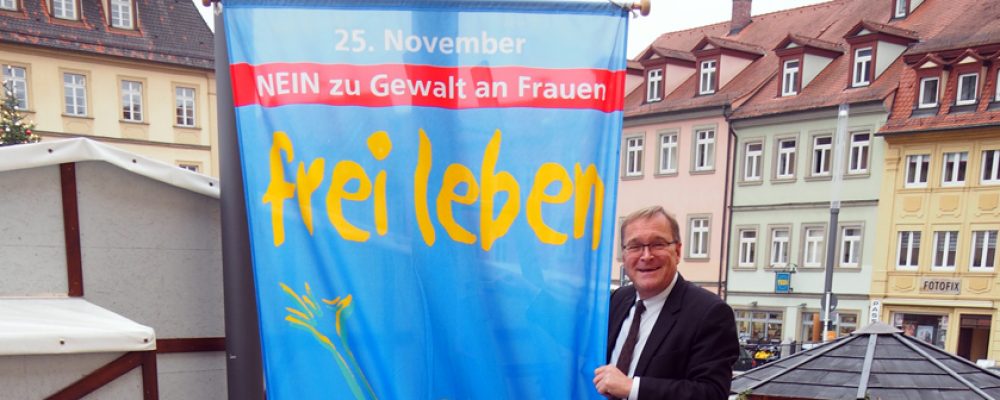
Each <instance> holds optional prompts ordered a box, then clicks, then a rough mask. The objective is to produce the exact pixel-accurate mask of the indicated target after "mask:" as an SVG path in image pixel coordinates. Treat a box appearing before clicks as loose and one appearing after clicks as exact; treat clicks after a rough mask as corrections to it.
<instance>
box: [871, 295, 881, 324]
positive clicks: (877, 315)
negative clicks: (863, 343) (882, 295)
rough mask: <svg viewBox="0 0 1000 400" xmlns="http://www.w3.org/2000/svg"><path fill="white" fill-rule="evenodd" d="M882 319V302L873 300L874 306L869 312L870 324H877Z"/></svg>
mask: <svg viewBox="0 0 1000 400" xmlns="http://www.w3.org/2000/svg"><path fill="white" fill-rule="evenodd" d="M880 319H882V300H879V299H875V300H872V306H871V308H870V309H869V311H868V322H877V321H879V320H880Z"/></svg>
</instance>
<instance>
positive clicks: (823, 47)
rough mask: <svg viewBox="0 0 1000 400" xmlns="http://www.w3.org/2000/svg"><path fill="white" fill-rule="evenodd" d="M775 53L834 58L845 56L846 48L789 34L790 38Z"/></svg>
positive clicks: (780, 43) (786, 38)
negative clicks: (807, 54)
mask: <svg viewBox="0 0 1000 400" xmlns="http://www.w3.org/2000/svg"><path fill="white" fill-rule="evenodd" d="M774 51H775V52H776V53H777V54H778V56H784V55H786V54H791V53H798V52H804V53H809V54H814V55H818V56H823V57H827V58H834V57H837V56H840V55H841V54H844V48H843V47H842V46H841V45H840V44H837V43H833V42H828V41H825V40H821V39H816V38H811V37H806V36H802V35H796V34H794V33H789V34H788V36H785V38H784V39H782V40H781V42H779V43H778V45H777V46H775V47H774Z"/></svg>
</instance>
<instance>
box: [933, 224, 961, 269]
mask: <svg viewBox="0 0 1000 400" xmlns="http://www.w3.org/2000/svg"><path fill="white" fill-rule="evenodd" d="M957 247H958V232H957V231H938V232H934V264H933V267H934V269H955V253H956V248H957Z"/></svg>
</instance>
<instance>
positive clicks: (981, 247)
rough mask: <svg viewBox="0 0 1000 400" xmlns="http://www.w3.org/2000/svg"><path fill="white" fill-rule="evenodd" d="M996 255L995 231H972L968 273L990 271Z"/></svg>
mask: <svg viewBox="0 0 1000 400" xmlns="http://www.w3.org/2000/svg"><path fill="white" fill-rule="evenodd" d="M996 255H997V231H972V253H971V254H970V257H969V258H970V259H971V263H970V264H969V271H982V270H992V269H993V266H994V265H995V262H994V260H996Z"/></svg>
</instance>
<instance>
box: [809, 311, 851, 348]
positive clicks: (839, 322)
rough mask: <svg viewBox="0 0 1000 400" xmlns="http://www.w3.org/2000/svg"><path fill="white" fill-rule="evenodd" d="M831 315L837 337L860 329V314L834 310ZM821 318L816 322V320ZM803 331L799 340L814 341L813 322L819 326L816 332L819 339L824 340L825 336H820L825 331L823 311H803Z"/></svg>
mask: <svg viewBox="0 0 1000 400" xmlns="http://www.w3.org/2000/svg"><path fill="white" fill-rule="evenodd" d="M832 314H833V315H831V318H830V319H832V321H830V322H831V326H832V329H833V331H834V332H836V333H837V337H844V336H849V335H850V334H851V333H853V332H854V331H856V330H857V329H858V314H855V313H846V312H840V311H837V312H834V313H832ZM817 319H818V320H819V321H816V322H814V321H815V320H817ZM801 321H802V333H801V335H800V336H799V342H801V343H813V342H816V340H813V324H816V327H817V328H819V331H818V332H816V335H817V339H818V340H819V341H822V340H823V338H821V337H819V335H822V332H823V322H822V321H823V312H822V311H804V312H802V319H801Z"/></svg>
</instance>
